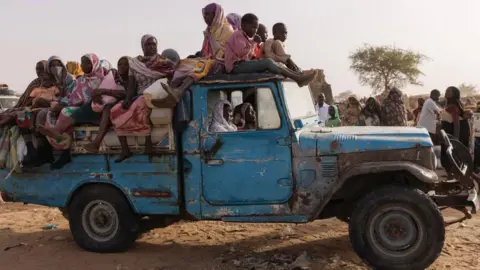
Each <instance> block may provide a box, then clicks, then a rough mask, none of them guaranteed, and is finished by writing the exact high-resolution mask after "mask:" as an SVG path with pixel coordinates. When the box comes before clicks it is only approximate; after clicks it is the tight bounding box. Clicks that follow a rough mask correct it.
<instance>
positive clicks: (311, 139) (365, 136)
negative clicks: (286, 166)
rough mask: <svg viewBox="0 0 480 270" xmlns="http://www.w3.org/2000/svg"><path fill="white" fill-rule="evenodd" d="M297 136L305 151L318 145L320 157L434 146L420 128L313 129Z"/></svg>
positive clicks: (305, 129) (425, 132)
mask: <svg viewBox="0 0 480 270" xmlns="http://www.w3.org/2000/svg"><path fill="white" fill-rule="evenodd" d="M295 135H296V137H297V139H298V141H299V145H300V148H301V149H302V150H309V149H312V147H315V146H314V145H316V148H317V149H316V151H317V155H319V156H321V155H331V154H340V153H350V152H364V151H382V150H396V149H409V148H416V147H432V146H433V144H432V141H431V139H430V136H429V135H428V132H427V130H426V129H424V128H416V127H338V128H320V127H309V128H304V129H302V130H300V131H297V132H296V133H295ZM334 142H335V143H334ZM332 143H334V144H333V145H332Z"/></svg>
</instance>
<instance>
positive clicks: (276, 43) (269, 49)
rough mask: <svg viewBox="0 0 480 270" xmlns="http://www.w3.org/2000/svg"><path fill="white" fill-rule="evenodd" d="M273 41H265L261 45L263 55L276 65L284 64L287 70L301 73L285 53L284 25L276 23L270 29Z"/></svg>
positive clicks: (285, 33)
mask: <svg viewBox="0 0 480 270" xmlns="http://www.w3.org/2000/svg"><path fill="white" fill-rule="evenodd" d="M272 33H273V39H267V41H265V44H264V45H263V54H264V56H265V57H266V58H270V59H272V60H273V61H275V62H277V63H281V64H284V65H285V66H287V67H288V68H289V69H291V70H293V71H296V72H301V71H302V70H301V69H300V68H299V67H298V66H297V65H296V64H295V62H293V60H292V56H291V55H290V54H288V53H287V50H286V47H285V43H284V42H285V40H287V27H286V26H285V24H284V23H276V24H274V25H273V28H272Z"/></svg>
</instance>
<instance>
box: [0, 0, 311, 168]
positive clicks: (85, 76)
mask: <svg viewBox="0 0 480 270" xmlns="http://www.w3.org/2000/svg"><path fill="white" fill-rule="evenodd" d="M202 14H203V19H204V21H205V23H206V25H207V26H206V29H205V31H204V36H205V38H204V41H203V45H202V48H201V51H199V52H197V53H195V54H194V55H190V56H188V57H187V58H185V59H180V57H179V55H178V53H177V52H176V51H175V50H172V49H167V50H165V51H163V52H162V53H161V54H158V52H157V46H158V41H157V39H156V38H155V37H153V36H151V35H144V36H143V37H142V39H141V48H142V50H143V55H139V56H137V57H134V58H131V57H128V56H124V57H121V58H120V59H119V60H118V62H117V69H114V68H113V67H112V65H111V64H110V63H109V62H108V61H106V60H104V59H100V58H99V57H98V56H97V55H96V54H94V53H89V54H85V55H83V56H82V57H81V61H80V63H75V62H69V63H67V64H65V63H64V62H63V61H62V59H61V58H60V57H58V56H51V57H50V58H48V60H46V61H45V60H43V61H39V62H38V63H37V65H36V73H37V78H36V79H34V80H33V81H32V82H31V83H30V85H29V86H28V87H27V89H26V91H25V92H24V93H23V95H22V96H21V97H20V99H19V101H18V103H17V105H16V106H15V108H13V109H11V110H8V111H6V112H3V113H2V114H0V127H1V130H2V131H1V134H0V143H1V146H2V151H1V155H0V166H2V167H3V168H13V167H14V166H16V165H15V164H16V162H15V161H16V160H17V159H16V156H17V153H16V151H17V149H16V142H17V140H18V139H19V137H20V136H21V137H22V138H23V139H24V141H25V144H26V149H27V155H26V156H25V157H24V159H23V162H22V165H23V166H41V165H43V164H46V163H51V168H52V169H59V168H62V167H63V166H64V165H65V164H67V163H69V162H70V161H71V156H70V146H71V144H72V139H73V136H72V133H73V127H74V126H75V125H78V124H98V125H99V131H98V133H97V135H96V137H95V139H94V140H93V141H92V142H91V143H90V144H88V145H87V146H86V147H85V149H86V150H87V151H88V152H91V153H95V152H98V150H99V147H100V145H101V142H102V140H103V138H104V136H105V135H106V133H107V132H108V130H109V128H110V127H113V129H114V130H115V131H116V133H117V134H118V136H119V141H120V144H121V147H122V152H121V154H120V157H119V158H118V159H117V160H116V161H115V162H122V161H123V160H125V159H127V158H129V157H130V156H132V153H131V151H130V149H129V147H128V143H127V138H126V136H146V138H147V139H146V143H145V144H146V145H145V149H146V151H149V150H150V149H151V147H152V145H151V144H152V142H151V138H150V137H149V134H150V132H151V123H150V120H149V114H150V112H151V109H152V108H173V107H174V106H175V104H176V102H178V101H179V100H180V98H181V97H182V96H183V93H184V91H185V90H186V89H187V88H189V87H190V86H191V85H192V84H194V83H195V82H196V81H198V80H200V79H202V78H204V77H205V76H207V75H212V74H218V73H232V74H239V73H259V72H270V73H273V74H279V75H283V76H285V77H288V78H290V79H292V80H294V81H295V82H296V83H298V85H300V86H305V85H307V84H308V83H309V82H310V81H312V80H313V79H314V78H315V76H316V75H317V74H316V71H313V70H312V71H302V70H301V69H300V68H299V67H298V66H297V65H296V64H295V62H294V61H293V59H292V57H291V56H290V55H289V54H288V53H287V51H286V47H285V44H284V42H285V40H286V39H287V28H286V26H285V24H283V23H277V24H275V25H274V26H273V28H272V31H273V38H272V39H268V35H267V28H266V27H265V26H264V25H262V24H259V18H257V16H256V15H254V14H251V13H249V14H245V15H244V16H240V15H238V14H235V13H232V14H228V15H225V13H224V10H223V8H222V7H221V6H220V5H219V4H216V3H211V4H209V5H207V6H205V7H204V8H203V10H202ZM159 80H163V81H162V82H161V84H160V85H161V88H163V89H162V91H164V92H166V93H167V97H166V98H162V99H155V98H152V97H151V96H147V95H143V93H144V91H145V90H146V89H148V88H149V87H150V86H152V85H153V84H154V83H155V82H158V81H159ZM219 104H220V103H219ZM216 107H218V108H220V107H222V113H223V111H224V108H225V106H224V104H221V105H217V106H216ZM250 110H251V108H250V107H249V106H248V104H244V105H243V107H242V108H239V109H238V110H237V111H238V114H237V115H240V119H236V122H237V123H238V127H239V128H248V126H249V125H250V124H251V121H252V112H251V111H250ZM219 113H220V112H214V114H213V115H214V117H213V120H212V123H211V127H212V128H215V129H216V130H222V129H224V128H232V129H233V128H237V126H232V125H230V124H228V123H227V125H228V127H226V126H225V122H224V121H222V119H223V118H219V116H222V115H220V114H219ZM242 117H244V119H241V118H242ZM245 117H246V118H245ZM249 117H250V118H249ZM253 118H254V113H253ZM223 120H224V119H223ZM53 149H55V150H61V151H62V154H61V156H60V157H59V158H58V159H57V160H54V156H53V152H52V150H53Z"/></svg>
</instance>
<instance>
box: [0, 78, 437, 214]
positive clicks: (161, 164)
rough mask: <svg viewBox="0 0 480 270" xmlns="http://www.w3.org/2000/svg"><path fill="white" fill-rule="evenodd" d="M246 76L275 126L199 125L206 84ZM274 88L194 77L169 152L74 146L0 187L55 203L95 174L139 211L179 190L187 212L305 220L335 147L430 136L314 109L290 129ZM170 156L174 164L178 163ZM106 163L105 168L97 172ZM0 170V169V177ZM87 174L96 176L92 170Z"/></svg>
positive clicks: (169, 207)
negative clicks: (124, 153)
mask: <svg viewBox="0 0 480 270" xmlns="http://www.w3.org/2000/svg"><path fill="white" fill-rule="evenodd" d="M253 86H254V87H268V88H270V89H272V90H273V95H274V98H275V102H276V104H277V107H278V110H279V114H280V118H281V127H280V128H279V129H276V130H263V131H253V132H252V131H243V132H237V133H224V134H210V133H208V131H207V127H208V124H209V123H208V111H207V91H209V90H212V89H219V88H221V89H226V88H232V89H240V88H244V87H253ZM281 90H282V84H281V83H280V82H268V81H266V82H259V83H245V84H230V85H229V84H221V85H220V84H212V85H207V84H202V85H194V86H193V87H192V88H191V90H190V91H188V92H187V93H186V95H185V97H184V101H185V104H187V107H188V110H187V111H186V114H188V119H190V121H189V122H188V125H186V127H185V128H184V130H183V136H182V138H181V140H180V141H181V145H178V147H180V146H181V147H182V148H181V151H182V153H181V157H180V158H179V160H177V157H176V156H174V155H166V156H161V157H155V158H153V159H152V160H149V159H148V157H146V156H142V155H138V156H134V157H132V158H131V159H129V160H126V161H124V162H123V163H120V164H115V163H114V162H113V160H114V159H115V158H116V157H114V156H113V157H106V156H104V155H80V156H76V157H74V160H73V163H71V164H69V165H67V166H65V167H64V168H63V169H62V170H59V171H54V172H52V171H50V169H49V168H48V167H47V166H44V167H42V168H36V169H34V170H33V171H32V172H31V173H22V174H14V175H12V177H11V178H9V179H7V180H5V181H3V180H0V189H3V190H5V191H6V192H8V193H10V194H13V195H14V199H15V200H17V201H23V202H28V203H34V204H41V205H48V206H55V207H65V206H66V205H67V203H68V201H69V200H70V198H71V196H72V194H73V193H74V192H75V191H76V190H78V188H80V187H82V186H84V185H86V184H90V183H102V184H108V185H112V186H115V187H117V188H118V189H119V190H120V191H122V192H123V193H124V194H125V195H126V197H127V199H128V200H129V201H130V202H131V204H132V206H133V208H134V210H135V211H136V212H137V213H140V214H145V215H148V214H170V215H176V214H179V213H180V206H179V205H180V203H179V202H180V201H182V200H183V201H184V205H185V210H186V212H187V213H188V214H189V215H191V216H193V217H194V218H197V219H216V220H225V221H240V222H306V221H307V220H309V219H310V220H312V219H315V218H316V217H315V216H312V215H313V213H314V212H315V211H316V209H317V208H318V205H321V204H322V202H325V201H326V200H329V199H330V196H331V193H333V192H334V190H332V186H333V185H334V184H335V182H336V181H337V180H338V174H339V172H338V171H336V170H335V169H336V168H337V164H336V162H337V156H336V155H337V154H339V153H349V152H359V151H381V150H392V149H406V148H413V147H430V146H431V145H432V144H431V141H430V138H429V136H428V133H427V132H426V130H425V129H417V128H385V127H381V128H378V127H345V128H335V129H321V128H319V127H318V125H316V117H307V118H305V119H299V120H298V121H301V126H303V128H301V129H297V130H295V129H294V127H293V126H294V125H293V121H292V120H291V119H290V118H289V117H288V111H287V109H286V107H285V105H284V104H285V101H284V96H283V93H282V92H281ZM193 101H194V102H193ZM189 104H191V106H190V105H189ZM217 139H218V140H220V141H222V143H223V146H222V147H221V148H220V149H219V151H218V152H217V153H216V154H215V155H214V156H213V157H211V158H212V159H214V160H222V161H223V164H221V165H212V164H208V163H207V160H205V156H204V155H202V152H203V151H202V150H205V149H207V150H208V149H210V147H211V146H212V145H213V144H214V142H215V140H217ZM162 143H165V142H162ZM332 143H333V144H332ZM178 162H180V165H181V166H183V169H182V171H181V172H180V173H179V171H178V167H177V165H178ZM108 173H110V174H111V178H109V177H106V176H107V174H108ZM340 173H341V172H340ZM6 174H7V172H5V171H3V172H2V174H0V179H1V178H3V177H5V175H6ZM92 174H94V176H95V175H96V176H99V177H94V178H92ZM181 177H183V178H181ZM179 181H183V182H182V183H183V190H182V192H183V196H184V198H180V195H179V194H180V193H179V189H180V186H179V185H178V183H179ZM135 190H155V191H163V192H168V193H169V194H171V196H169V197H161V198H160V197H157V198H146V197H142V198H140V197H136V196H134V191H135ZM294 192H295V193H294ZM312 193H316V194H315V196H312Z"/></svg>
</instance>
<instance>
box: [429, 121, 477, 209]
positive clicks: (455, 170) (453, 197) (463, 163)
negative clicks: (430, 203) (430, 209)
mask: <svg viewBox="0 0 480 270" xmlns="http://www.w3.org/2000/svg"><path fill="white" fill-rule="evenodd" d="M441 143H442V145H441V151H440V152H441V156H440V160H441V165H442V167H443V168H444V169H445V171H446V173H447V175H445V180H444V181H441V182H440V183H439V184H437V185H436V187H435V190H434V191H432V193H431V194H430V195H431V197H432V199H433V200H434V201H435V202H436V203H437V205H438V206H440V207H441V206H445V207H452V208H458V207H471V213H472V214H476V213H477V211H479V209H480V197H479V195H478V191H479V183H477V181H476V180H475V177H473V176H472V174H473V158H472V156H471V154H470V152H469V150H468V148H467V147H465V146H464V145H463V144H461V143H460V142H459V141H458V140H456V139H454V138H452V137H449V136H448V135H447V134H446V133H445V131H443V130H441Z"/></svg>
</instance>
